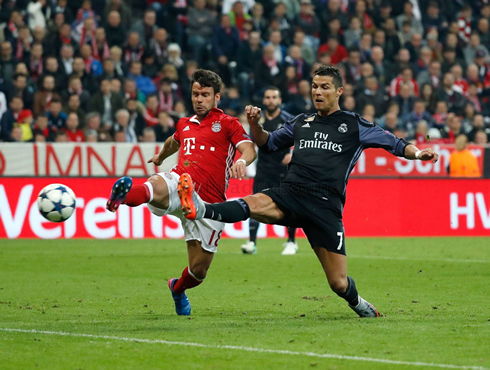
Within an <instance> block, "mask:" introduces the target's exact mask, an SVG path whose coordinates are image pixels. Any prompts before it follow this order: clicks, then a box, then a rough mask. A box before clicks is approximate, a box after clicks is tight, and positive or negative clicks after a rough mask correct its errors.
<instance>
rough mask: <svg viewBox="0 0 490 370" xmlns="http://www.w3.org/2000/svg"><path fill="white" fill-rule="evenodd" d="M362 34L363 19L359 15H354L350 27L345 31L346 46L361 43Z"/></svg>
mask: <svg viewBox="0 0 490 370" xmlns="http://www.w3.org/2000/svg"><path fill="white" fill-rule="evenodd" d="M361 36H362V28H361V21H360V19H359V18H357V17H352V18H351V20H350V25H349V28H348V29H346V30H345V32H344V43H345V47H346V48H350V47H352V46H355V45H357V44H358V43H359V40H360V39H361Z"/></svg>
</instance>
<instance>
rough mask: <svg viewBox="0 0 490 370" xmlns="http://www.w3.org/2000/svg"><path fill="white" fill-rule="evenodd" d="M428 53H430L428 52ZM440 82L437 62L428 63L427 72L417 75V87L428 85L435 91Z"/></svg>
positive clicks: (439, 70)
mask: <svg viewBox="0 0 490 370" xmlns="http://www.w3.org/2000/svg"><path fill="white" fill-rule="evenodd" d="M429 52H430V51H429ZM440 82H441V63H440V62H439V61H437V60H434V61H432V62H430V64H429V66H428V68H427V70H424V71H421V72H419V74H418V75H417V85H418V86H422V85H426V84H428V85H430V86H431V87H432V89H437V88H438V87H439V83H440Z"/></svg>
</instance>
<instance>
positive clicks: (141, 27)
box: [130, 9, 157, 47]
mask: <svg viewBox="0 0 490 370" xmlns="http://www.w3.org/2000/svg"><path fill="white" fill-rule="evenodd" d="M156 19H157V16H156V13H155V11H154V10H151V9H148V10H146V11H145V13H144V15H143V19H141V20H139V21H136V22H135V23H134V24H133V26H132V27H131V30H130V32H136V33H137V34H138V36H139V40H140V41H141V44H142V45H143V47H146V46H147V45H148V44H149V42H150V40H151V39H152V38H153V35H154V33H155V31H156V30H157V26H156Z"/></svg>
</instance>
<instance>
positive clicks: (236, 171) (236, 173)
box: [229, 141, 257, 180]
mask: <svg viewBox="0 0 490 370" xmlns="http://www.w3.org/2000/svg"><path fill="white" fill-rule="evenodd" d="M237 150H238V151H239V152H240V154H241V156H240V158H238V159H237V160H236V162H235V163H234V164H233V166H231V168H230V169H229V172H230V176H231V177H233V178H235V179H240V180H241V179H242V178H244V177H245V175H246V168H247V166H248V165H249V164H251V163H252V162H253V161H255V159H256V158H257V152H256V151H255V147H254V145H253V143H251V142H248V141H247V142H243V143H241V144H240V145H238V147H237Z"/></svg>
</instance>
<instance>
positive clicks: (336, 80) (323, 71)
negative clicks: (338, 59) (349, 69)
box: [313, 65, 344, 88]
mask: <svg viewBox="0 0 490 370" xmlns="http://www.w3.org/2000/svg"><path fill="white" fill-rule="evenodd" d="M314 76H330V77H332V81H333V84H334V85H335V87H337V88H339V87H344V79H343V78H342V74H341V73H340V70H339V69H338V68H337V67H333V66H325V65H322V66H320V67H318V68H317V69H315V72H313V77H314Z"/></svg>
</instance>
